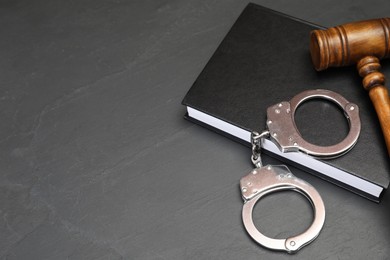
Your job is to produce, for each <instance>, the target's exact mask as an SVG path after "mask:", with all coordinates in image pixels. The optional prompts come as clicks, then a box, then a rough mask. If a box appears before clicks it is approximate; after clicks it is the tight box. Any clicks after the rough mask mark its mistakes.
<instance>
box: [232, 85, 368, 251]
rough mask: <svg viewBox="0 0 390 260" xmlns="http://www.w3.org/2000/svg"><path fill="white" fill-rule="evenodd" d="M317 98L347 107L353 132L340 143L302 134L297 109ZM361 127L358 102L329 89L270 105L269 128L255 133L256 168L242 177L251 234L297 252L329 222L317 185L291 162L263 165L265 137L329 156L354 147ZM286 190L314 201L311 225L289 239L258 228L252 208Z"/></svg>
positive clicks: (281, 146)
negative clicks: (292, 169) (322, 143)
mask: <svg viewBox="0 0 390 260" xmlns="http://www.w3.org/2000/svg"><path fill="white" fill-rule="evenodd" d="M313 98H320V99H326V100H329V101H332V102H334V103H336V104H337V105H338V106H340V107H341V108H342V109H343V110H344V114H345V116H346V118H347V120H348V123H349V133H348V135H347V136H346V137H345V138H344V140H342V141H341V142H340V143H338V144H336V145H331V146H317V145H314V144H311V143H309V142H307V141H306V140H304V139H303V138H302V136H301V135H300V134H299V131H298V129H297V126H296V124H295V120H294V116H295V112H296V110H297V108H298V107H299V105H300V104H302V103H303V102H304V101H307V100H309V99H313ZM360 128H361V123H360V118H359V108H358V106H357V105H356V104H353V103H350V102H349V101H348V100H346V99H345V98H344V97H342V96H341V95H339V94H337V93H335V92H333V91H329V90H323V89H317V90H307V91H304V92H302V93H300V94H298V95H296V96H294V97H293V98H292V99H291V100H290V101H289V102H286V101H283V102H280V103H278V104H276V105H273V106H271V107H269V108H268V109H267V130H265V131H263V132H262V133H260V134H259V133H257V132H253V133H252V135H251V142H252V157H251V159H252V163H253V164H254V165H255V168H254V169H253V170H252V171H251V172H250V173H249V174H248V175H246V176H245V177H243V178H241V180H240V189H241V194H242V197H243V200H244V206H243V210H242V220H243V223H244V226H245V229H246V230H247V232H248V234H249V235H250V236H251V237H252V238H253V239H254V240H255V241H256V242H257V243H259V244H260V245H262V246H264V247H266V248H269V249H273V250H279V251H286V252H288V253H295V252H297V251H298V250H299V249H301V248H302V247H303V246H305V245H307V244H309V243H310V242H312V241H313V240H314V239H315V238H316V237H317V236H318V235H319V233H320V231H321V229H322V227H323V225H324V223H325V206H324V202H323V201H322V198H321V196H320V195H319V193H318V192H317V191H316V189H315V188H314V187H313V186H311V185H310V184H309V183H307V182H305V181H304V180H301V179H299V178H297V177H295V176H294V175H293V174H292V173H291V172H290V170H289V169H288V168H287V166H284V165H282V166H275V165H266V166H263V165H262V162H261V157H260V152H261V146H262V140H263V139H264V138H267V137H268V138H269V139H270V140H271V141H273V142H274V143H275V144H276V145H277V146H278V147H279V149H280V150H281V151H282V152H302V153H305V154H308V155H311V156H314V157H318V158H322V159H328V158H335V157H338V156H341V155H343V154H345V153H346V152H348V151H349V150H350V149H352V147H353V146H354V145H355V144H356V142H357V140H358V137H359V134H360ZM282 190H292V191H296V192H299V193H301V194H303V195H304V196H305V197H306V198H307V199H308V200H309V202H310V203H311V205H312V208H313V212H314V220H313V222H312V224H311V226H310V227H309V228H308V229H307V230H306V231H304V232H303V233H301V234H299V235H296V236H293V237H289V238H286V239H274V238H270V237H267V236H265V235H264V234H262V233H261V232H260V231H259V230H258V229H257V228H256V226H255V225H254V223H253V218H252V212H253V209H254V206H255V204H256V203H257V202H258V201H259V200H260V199H261V198H263V197H264V196H266V195H268V194H270V193H274V192H278V191H282Z"/></svg>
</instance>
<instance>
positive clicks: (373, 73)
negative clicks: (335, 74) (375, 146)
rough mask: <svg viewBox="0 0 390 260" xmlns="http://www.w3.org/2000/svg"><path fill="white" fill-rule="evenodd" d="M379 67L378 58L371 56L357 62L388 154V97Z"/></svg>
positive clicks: (389, 111) (389, 130)
mask: <svg viewBox="0 0 390 260" xmlns="http://www.w3.org/2000/svg"><path fill="white" fill-rule="evenodd" d="M380 67H381V66H380V64H379V59H378V58H376V57H373V56H367V57H364V58H363V59H361V60H360V61H359V62H358V64H357V69H358V71H359V74H360V76H362V77H363V87H364V88H365V89H366V90H367V91H368V94H369V96H370V99H371V101H372V103H373V104H374V107H375V111H376V114H377V115H378V119H379V123H380V125H381V128H382V133H383V136H384V138H385V142H386V147H387V152H388V154H389V156H390V98H389V93H388V91H387V88H386V87H385V86H384V83H385V76H384V75H383V74H382V73H381V72H379V69H380Z"/></svg>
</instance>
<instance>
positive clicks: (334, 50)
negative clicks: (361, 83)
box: [310, 18, 390, 71]
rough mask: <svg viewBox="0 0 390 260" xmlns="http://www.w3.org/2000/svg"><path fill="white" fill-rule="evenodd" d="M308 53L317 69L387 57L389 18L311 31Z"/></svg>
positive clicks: (388, 51) (388, 53)
mask: <svg viewBox="0 0 390 260" xmlns="http://www.w3.org/2000/svg"><path fill="white" fill-rule="evenodd" d="M310 53H311V57H312V61H313V64H314V67H315V69H316V70H317V71H320V70H324V69H327V68H328V67H341V66H347V65H351V64H355V63H357V62H359V61H360V60H361V59H363V58H364V57H367V56H374V57H376V58H378V59H383V58H387V57H389V56H390V18H381V19H374V20H367V21H360V22H354V23H348V24H344V25H339V26H336V27H333V28H329V29H327V30H314V31H312V32H311V35H310Z"/></svg>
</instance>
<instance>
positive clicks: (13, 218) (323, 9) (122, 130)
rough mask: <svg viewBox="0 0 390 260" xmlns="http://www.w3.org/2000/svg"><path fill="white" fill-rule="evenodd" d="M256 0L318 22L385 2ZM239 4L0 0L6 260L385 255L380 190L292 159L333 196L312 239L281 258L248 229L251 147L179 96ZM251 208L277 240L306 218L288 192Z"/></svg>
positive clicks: (373, 12) (1, 203)
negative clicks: (370, 192)
mask: <svg viewBox="0 0 390 260" xmlns="http://www.w3.org/2000/svg"><path fill="white" fill-rule="evenodd" d="M256 3H259V4H264V5H265V6H268V7H270V8H273V9H275V10H278V11H281V12H285V13H288V14H290V15H293V16H296V17H299V18H302V19H304V20H308V21H311V22H314V23H318V24H322V25H325V26H331V25H336V24H339V23H344V22H347V21H352V20H360V19H368V18H374V17H382V16H387V15H388V14H389V11H390V6H389V5H388V2H387V1H385V0H383V1H371V2H370V3H369V4H368V3H367V2H366V1H363V0H361V1H343V2H341V1H334V0H328V1H309V0H301V1H285V0H280V1H276V0H275V1H272V2H269V1H256ZM246 4H247V2H246V1H238V0H228V1H192V0H191V1H172V0H165V1H120V0H117V1H58V0H55V1H48V0H38V1H25V0H20V1H10V0H9V1H7V0H3V1H0V24H1V25H2V26H1V28H0V35H1V37H0V68H1V69H0V82H1V84H0V120H1V123H0V256H1V258H2V259H388V257H389V255H390V249H389V241H390V228H389V223H390V220H389V219H390V201H389V200H390V198H389V195H388V194H386V195H385V197H384V199H383V201H382V203H380V204H375V203H372V202H370V201H367V200H365V199H362V198H361V197H359V196H356V195H354V194H352V193H350V192H347V191H344V190H342V189H340V188H338V187H335V186H333V185H331V184H329V183H327V182H324V181H322V180H320V179H318V178H315V177H313V176H310V175H308V174H306V173H304V172H301V171H299V170H297V169H295V168H291V169H292V171H293V172H294V174H295V175H297V176H299V177H302V178H304V179H306V180H307V181H309V182H311V183H312V184H313V185H314V186H315V187H317V189H318V190H319V192H320V193H321V194H322V196H323V199H324V201H325V204H326V208H327V220H326V224H325V227H324V229H323V231H322V233H321V234H320V236H319V237H318V239H317V240H316V241H315V242H314V243H313V244H311V245H310V246H308V247H306V248H304V249H303V250H302V251H300V252H299V253H298V254H296V255H293V256H290V255H286V254H284V253H278V252H271V251H268V250H266V249H263V248H261V247H259V246H258V245H256V244H255V243H254V242H253V241H252V240H251V239H250V238H249V237H248V236H247V235H246V233H245V231H244V229H243V227H242V224H241V208H242V201H241V197H240V193H239V189H238V181H239V179H240V178H241V177H242V176H243V175H244V174H245V173H246V172H247V171H248V170H249V169H250V168H251V165H250V162H249V154H250V151H249V150H248V149H247V148H246V147H243V146H241V145H239V144H236V143H234V142H232V141H230V140H228V139H226V138H224V137H222V136H219V135H216V134H214V133H212V132H210V131H208V130H205V129H203V128H200V127H198V126H195V125H193V124H191V123H189V122H187V121H185V120H184V119H183V118H182V116H183V115H184V113H185V109H184V108H183V107H182V106H181V105H180V102H181V99H182V98H183V97H184V95H185V93H186V92H187V90H188V89H189V88H190V86H191V84H192V83H193V81H194V80H195V78H196V77H197V75H198V74H199V72H200V71H201V70H202V68H203V66H204V65H205V64H206V62H207V60H208V59H209V57H210V56H211V55H212V53H213V51H214V50H215V49H216V47H217V46H218V44H219V42H220V41H221V40H222V38H223V37H224V35H225V34H226V32H227V31H228V30H229V28H230V27H231V25H232V24H233V23H234V21H235V19H236V18H237V17H238V15H239V14H240V12H241V10H242V9H243V8H244V7H245V5H246ZM389 76H390V75H389ZM265 161H266V162H268V163H277V164H278V163H279V162H277V161H274V160H271V159H270V158H267V157H265ZM373 170H375V169H373ZM262 209H265V210H262ZM301 212H302V213H304V214H305V215H304V216H303V217H301V216H297V217H296V218H295V217H294V216H295V215H299V214H300V213H301ZM255 218H256V219H257V221H258V222H259V225H260V224H261V225H262V226H264V227H266V228H265V230H264V232H266V233H267V234H270V235H274V236H281V237H283V235H284V234H288V233H289V232H295V231H296V232H299V231H301V230H303V229H304V228H305V227H307V225H308V224H309V223H310V218H311V215H310V208H309V207H308V205H307V204H306V202H305V201H304V200H303V199H302V198H301V196H299V195H296V194H290V193H287V194H286V196H280V195H276V196H271V197H269V198H267V199H266V200H264V201H262V202H261V204H260V205H258V207H256V211H255ZM275 230H277V231H276V233H275ZM272 232H274V233H272Z"/></svg>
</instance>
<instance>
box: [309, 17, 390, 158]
mask: <svg viewBox="0 0 390 260" xmlns="http://www.w3.org/2000/svg"><path fill="white" fill-rule="evenodd" d="M310 53H311V57H312V61H313V64H314V67H315V69H316V70H317V71H321V70H324V69H326V68H328V67H341V66H348V65H351V64H357V69H358V71H359V75H360V76H361V77H363V86H364V88H365V89H366V90H367V91H368V93H369V96H370V98H371V101H372V103H373V104H374V107H375V110H376V113H377V115H378V119H379V122H380V125H381V128H382V132H383V135H384V138H385V142H386V146H387V151H388V153H389V156H390V98H389V94H388V91H387V88H386V87H385V86H384V84H385V76H384V75H383V74H382V73H381V72H379V69H380V68H381V65H380V64H379V59H383V58H387V57H390V18H382V19H374V20H367V21H360V22H354V23H348V24H344V25H339V26H336V27H333V28H329V29H327V30H314V31H312V32H311V35H310Z"/></svg>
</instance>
